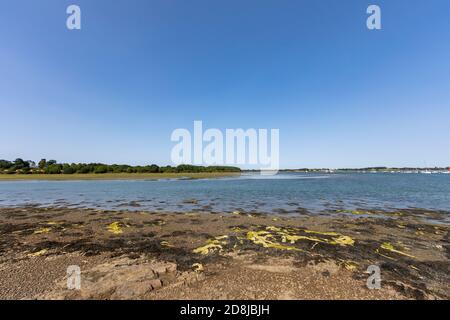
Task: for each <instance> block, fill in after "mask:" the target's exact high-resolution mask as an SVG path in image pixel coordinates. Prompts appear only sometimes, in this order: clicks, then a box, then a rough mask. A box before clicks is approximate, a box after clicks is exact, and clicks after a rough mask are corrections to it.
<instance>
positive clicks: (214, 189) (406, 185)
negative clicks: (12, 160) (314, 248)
mask: <svg viewBox="0 0 450 320" xmlns="http://www.w3.org/2000/svg"><path fill="white" fill-rule="evenodd" d="M0 206H1V207H11V206H51V207H73V208H97V209H106V210H136V211H144V210H145V211H147V210H148V211H157V212H192V211H195V212H234V211H240V212H249V213H252V212H254V213H256V212H258V213H285V214H296V213H297V214H298V213H304V212H305V210H307V211H308V212H319V213H321V212H327V211H333V210H355V209H361V208H363V209H378V210H391V209H409V208H421V209H430V210H431V209H432V210H444V211H449V212H450V174H405V173H377V174H370V173H366V174H364V173H343V174H339V173H337V174H313V173H280V174H278V175H276V176H261V175H259V174H244V175H242V176H240V177H232V178H222V179H206V180H157V181H151V180H119V181H117V180H108V181H14V182H11V181H8V182H6V181H5V182H0Z"/></svg>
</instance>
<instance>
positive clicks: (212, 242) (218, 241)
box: [192, 235, 228, 255]
mask: <svg viewBox="0 0 450 320" xmlns="http://www.w3.org/2000/svg"><path fill="white" fill-rule="evenodd" d="M227 238H228V236H226V235H225V236H219V237H215V238H214V239H209V240H208V241H207V242H206V245H204V246H202V247H198V248H196V249H194V250H192V252H194V253H198V254H202V255H208V254H210V253H214V252H216V251H219V252H220V251H222V249H223V247H222V245H225V244H227V242H226V241H223V240H224V239H227Z"/></svg>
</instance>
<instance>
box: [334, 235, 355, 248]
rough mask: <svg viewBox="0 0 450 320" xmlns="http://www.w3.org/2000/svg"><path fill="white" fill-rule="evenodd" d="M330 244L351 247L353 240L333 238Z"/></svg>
mask: <svg viewBox="0 0 450 320" xmlns="http://www.w3.org/2000/svg"><path fill="white" fill-rule="evenodd" d="M330 243H331V244H338V245H341V246H353V245H354V244H355V240H353V239H352V238H350V237H349V236H340V237H338V238H333V241H332V242H330Z"/></svg>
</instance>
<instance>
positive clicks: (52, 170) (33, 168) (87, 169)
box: [0, 159, 241, 174]
mask: <svg viewBox="0 0 450 320" xmlns="http://www.w3.org/2000/svg"><path fill="white" fill-rule="evenodd" d="M240 171H241V169H240V168H237V167H226V166H211V167H203V166H192V165H179V166H177V167H172V166H165V167H160V166H157V165H155V164H152V165H147V166H129V165H122V164H112V165H108V164H103V163H71V164H69V163H58V162H57V161H56V160H48V161H47V160H46V159H42V160H41V161H39V162H38V164H36V163H35V162H34V161H30V160H27V161H25V160H22V159H16V160H14V161H7V160H0V173H2V174H39V173H44V174H76V173H84V174H86V173H98V174H102V173H204V172H240Z"/></svg>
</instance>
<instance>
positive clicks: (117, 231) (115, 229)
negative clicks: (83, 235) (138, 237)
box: [108, 222, 123, 234]
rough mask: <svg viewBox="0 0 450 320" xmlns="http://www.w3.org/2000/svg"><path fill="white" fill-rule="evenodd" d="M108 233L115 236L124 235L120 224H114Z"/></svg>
mask: <svg viewBox="0 0 450 320" xmlns="http://www.w3.org/2000/svg"><path fill="white" fill-rule="evenodd" d="M108 231H109V232H111V233H114V234H122V233H123V230H122V227H121V226H120V222H113V223H111V224H110V225H109V226H108Z"/></svg>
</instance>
